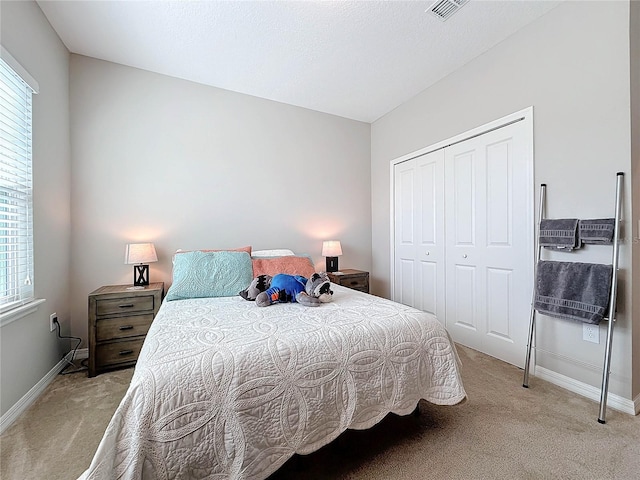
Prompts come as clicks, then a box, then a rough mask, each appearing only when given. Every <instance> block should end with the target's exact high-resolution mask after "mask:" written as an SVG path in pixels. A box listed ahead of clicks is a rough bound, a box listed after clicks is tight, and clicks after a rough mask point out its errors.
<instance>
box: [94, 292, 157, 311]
mask: <svg viewBox="0 0 640 480" xmlns="http://www.w3.org/2000/svg"><path fill="white" fill-rule="evenodd" d="M153 307H154V305H153V296H152V295H145V296H139V297H122V298H109V299H98V300H96V315H98V316H100V315H113V314H120V313H121V314H129V313H135V312H145V311H146V312H148V311H153Z"/></svg>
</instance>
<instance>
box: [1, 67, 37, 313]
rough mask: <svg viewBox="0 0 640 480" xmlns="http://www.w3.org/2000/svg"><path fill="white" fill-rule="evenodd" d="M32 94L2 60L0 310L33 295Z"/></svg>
mask: <svg viewBox="0 0 640 480" xmlns="http://www.w3.org/2000/svg"><path fill="white" fill-rule="evenodd" d="M32 93H33V90H32V89H31V88H30V87H29V85H27V83H25V81H24V80H23V79H22V78H21V77H20V76H19V75H18V74H17V73H16V72H15V71H14V70H13V69H12V68H11V67H10V66H9V65H8V64H7V63H6V62H5V61H4V60H2V59H0V313H4V312H6V311H8V310H11V309H12V308H15V307H18V306H20V305H23V304H25V303H27V302H29V301H31V300H33V295H34V293H33V218H32V217H33V206H32V197H33V191H32V165H31V161H32V152H31V148H32V146H31V140H32V138H31V134H32V131H31V112H32V105H31V97H32Z"/></svg>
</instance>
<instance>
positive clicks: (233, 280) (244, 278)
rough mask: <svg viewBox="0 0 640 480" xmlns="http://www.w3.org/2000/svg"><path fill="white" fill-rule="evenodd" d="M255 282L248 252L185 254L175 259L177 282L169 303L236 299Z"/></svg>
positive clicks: (168, 297) (174, 277)
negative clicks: (187, 300) (209, 299)
mask: <svg viewBox="0 0 640 480" xmlns="http://www.w3.org/2000/svg"><path fill="white" fill-rule="evenodd" d="M251 280H253V265H252V263H251V257H250V256H249V254H248V253H246V252H229V251H222V252H202V251H194V252H185V253H178V254H176V255H175V257H174V260H173V283H172V284H171V287H170V288H169V291H168V292H167V296H166V300H167V301H172V300H184V299H187V298H204V297H233V296H235V295H238V292H239V291H241V290H244V289H245V288H247V286H248V285H249V284H250V283H251Z"/></svg>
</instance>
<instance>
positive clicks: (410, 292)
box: [393, 150, 445, 324]
mask: <svg viewBox="0 0 640 480" xmlns="http://www.w3.org/2000/svg"><path fill="white" fill-rule="evenodd" d="M443 182H444V152H443V151H442V150H438V151H435V152H431V153H429V154H426V155H422V156H419V157H416V158H414V159H411V160H409V161H406V162H403V163H400V164H397V165H395V167H394V248H395V254H394V255H395V256H394V292H393V298H394V300H396V301H398V302H400V303H404V304H405V305H410V306H413V307H416V308H419V309H421V310H425V311H427V312H429V313H432V314H434V315H435V316H436V317H437V318H438V319H439V320H440V321H441V322H442V323H443V324H444V313H445V312H444V304H445V302H444V296H445V285H444V277H445V267H444V247H445V246H444V235H445V232H444V183H443Z"/></svg>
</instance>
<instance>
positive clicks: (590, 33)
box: [371, 2, 632, 399]
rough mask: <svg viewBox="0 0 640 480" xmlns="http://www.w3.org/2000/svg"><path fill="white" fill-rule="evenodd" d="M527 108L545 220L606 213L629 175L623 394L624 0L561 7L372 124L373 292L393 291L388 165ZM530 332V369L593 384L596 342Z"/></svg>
mask: <svg viewBox="0 0 640 480" xmlns="http://www.w3.org/2000/svg"><path fill="white" fill-rule="evenodd" d="M530 105H533V107H534V135H535V144H534V148H535V183H536V195H537V194H538V190H539V188H538V186H539V184H540V183H547V184H548V185H549V187H548V190H547V192H548V196H547V199H548V203H547V206H548V209H547V213H548V216H549V217H551V218H554V217H555V218H566V217H573V218H599V217H612V216H613V213H614V206H615V205H614V200H615V178H616V172H617V171H623V172H625V173H626V175H627V178H626V185H627V188H626V189H625V198H624V211H625V212H626V213H625V221H626V224H625V227H626V228H625V230H626V236H625V239H626V242H625V244H624V245H623V246H622V248H621V250H620V254H621V272H620V277H621V284H620V295H619V297H618V298H619V302H618V306H619V308H618V311H619V315H618V322H617V324H616V334H615V341H614V345H613V358H612V375H611V384H610V392H612V393H615V394H617V395H620V396H622V397H624V398H627V399H630V398H631V395H632V392H631V385H632V381H631V375H632V371H631V361H630V360H631V358H632V355H631V327H632V317H631V281H630V267H631V250H630V239H631V222H630V221H629V216H630V207H631V158H630V157H631V151H630V150H631V140H630V72H629V3H628V2H566V3H563V4H561V5H560V6H558V7H557V8H555V9H554V10H552V11H551V12H550V13H548V14H547V15H545V16H544V17H542V18H540V19H539V20H537V21H536V22H534V23H532V24H530V25H529V26H527V27H525V28H524V29H522V30H521V31H519V32H517V33H516V34H514V35H513V36H512V37H510V38H508V39H506V40H505V41H503V42H502V43H500V44H499V45H497V46H496V47H494V48H493V49H491V50H490V51H488V52H487V53H485V54H484V55H482V56H480V57H478V58H477V59H475V60H473V61H472V62H470V63H468V64H467V65H465V66H464V67H463V68H461V69H459V70H458V71H456V72H454V73H453V74H451V75H450V76H448V77H447V78H445V79H443V80H442V81H440V82H439V83H438V84H436V85H434V86H433V87H431V88H429V89H427V90H425V91H424V92H422V93H421V94H420V95H418V96H416V97H415V98H413V99H412V100H410V101H409V102H407V103H405V104H403V105H402V106H400V107H398V108H397V109H395V110H394V111H392V112H390V113H389V114H387V115H385V116H384V117H382V118H381V119H379V120H378V121H376V122H375V123H374V124H373V125H372V130H371V141H372V147H371V150H372V151H371V153H372V167H371V168H372V185H371V193H372V196H371V199H372V200H371V202H372V212H373V218H372V252H373V258H372V262H373V264H372V269H373V276H374V282H373V291H374V293H378V294H381V295H384V296H388V295H389V292H390V279H389V271H390V270H389V259H390V250H389V248H390V247H389V229H390V219H389V195H390V192H389V162H390V161H391V160H393V159H394V158H397V157H400V156H402V155H404V154H407V153H410V152H413V151H416V150H419V149H420V148H423V147H426V146H428V145H431V144H434V143H437V142H439V141H442V140H445V139H447V138H450V137H452V136H454V135H456V134H459V133H462V132H465V131H467V130H470V129H472V128H474V127H477V126H480V125H482V124H484V123H487V122H489V121H492V120H495V119H497V118H500V117H502V116H504V115H507V114H510V113H512V112H515V111H518V110H521V109H523V108H525V107H528V106H530ZM537 204H538V203H537V201H536V203H535V205H536V207H537ZM536 218H537V214H536ZM564 255H570V254H566V253H565V254H564ZM556 259H560V258H556ZM571 259H572V260H578V261H591V262H603V263H608V262H610V261H611V249H610V248H607V247H601V246H597V247H596V246H589V247H588V248H585V249H584V250H583V251H581V252H579V253H576V254H575V255H574V256H572V257H571ZM523 321H524V322H528V318H527V319H523ZM604 330H605V325H604V324H603V325H601V338H602V339H603V340H604ZM537 332H538V347H539V348H540V349H543V350H547V351H548V352H550V353H541V352H539V356H538V364H539V365H541V366H543V367H545V368H547V369H549V370H552V371H554V372H558V373H560V374H563V375H566V376H569V377H570V378H575V379H577V380H579V381H581V382H584V383H588V384H591V385H594V386H597V387H599V386H600V380H601V368H602V358H603V351H604V341H602V342H601V344H600V345H594V344H590V343H586V342H584V341H583V340H582V328H581V325H579V324H577V323H574V322H566V321H561V320H557V319H550V318H547V317H542V316H539V321H538V329H537ZM584 363H588V364H592V366H591V367H585V366H584Z"/></svg>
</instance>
